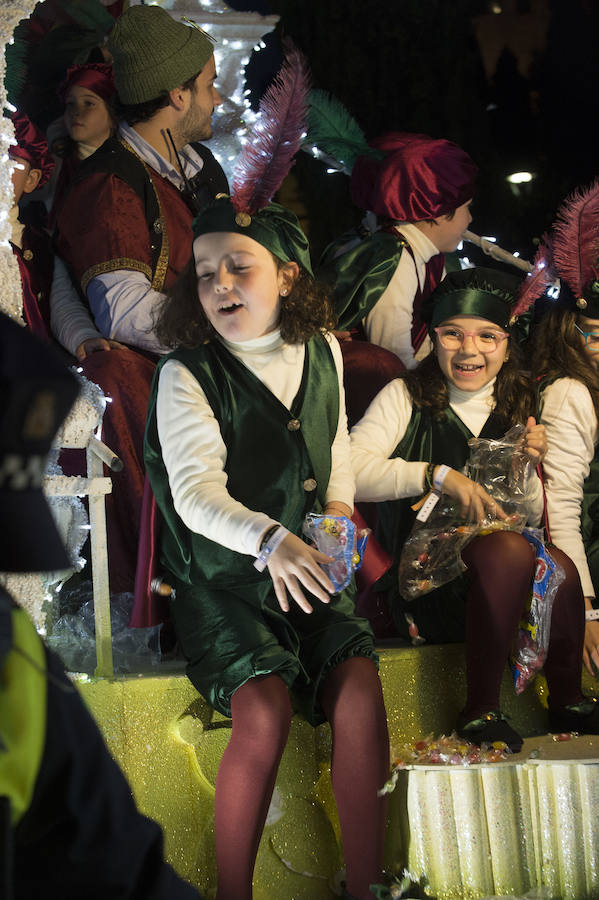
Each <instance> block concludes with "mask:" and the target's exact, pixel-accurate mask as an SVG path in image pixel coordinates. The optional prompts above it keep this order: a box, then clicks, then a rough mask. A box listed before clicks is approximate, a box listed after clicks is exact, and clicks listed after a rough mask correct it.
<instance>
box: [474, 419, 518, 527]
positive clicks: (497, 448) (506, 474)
mask: <svg viewBox="0 0 599 900" xmlns="http://www.w3.org/2000/svg"><path fill="white" fill-rule="evenodd" d="M525 434H526V428H525V427H524V425H514V426H513V428H510V430H509V431H508V432H507V433H506V434H505V435H504V436H503V437H502V438H499V439H498V440H490V439H488V438H471V439H470V440H469V441H468V447H469V448H470V456H469V458H468V461H467V463H466V466H465V470H464V471H465V474H466V475H467V476H468V477H469V478H471V479H472V481H476V482H477V483H478V484H480V485H482V486H483V487H484V489H485V490H486V491H487V493H489V494H490V495H491V496H492V497H493V499H494V500H496V501H497V503H499V505H500V506H501V508H502V509H503V511H504V512H506V513H508V515H510V514H511V515H514V514H518V515H521V516H522V523H523V526H524V522H525V521H526V509H527V500H528V493H529V489H528V483H529V478H530V472H531V469H532V461H531V458H530V456H529V455H528V454H527V453H526V451H525V449H524V448H525V443H524V436H525Z"/></svg>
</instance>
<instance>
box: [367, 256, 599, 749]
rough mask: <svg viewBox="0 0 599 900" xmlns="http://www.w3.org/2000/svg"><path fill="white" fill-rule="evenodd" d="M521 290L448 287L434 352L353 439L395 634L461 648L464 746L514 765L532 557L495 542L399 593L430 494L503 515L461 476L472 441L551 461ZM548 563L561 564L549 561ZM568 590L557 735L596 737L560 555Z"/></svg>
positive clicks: (514, 542) (513, 282)
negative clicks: (512, 681)
mask: <svg viewBox="0 0 599 900" xmlns="http://www.w3.org/2000/svg"><path fill="white" fill-rule="evenodd" d="M518 287H519V282H518V279H516V278H514V277H512V276H510V275H508V274H505V273H503V272H498V271H495V270H488V269H468V270H465V271H461V272H455V273H451V274H449V275H448V276H447V277H446V278H445V279H444V280H443V282H442V283H441V284H440V285H439V286H438V287H437V288H436V289H435V291H434V292H433V293H432V295H431V297H430V300H429V302H428V303H427V304H426V305H425V307H424V309H423V311H422V312H423V315H424V317H425V321H426V322H427V325H428V330H429V334H430V336H431V339H432V341H433V351H432V353H430V354H429V355H428V356H427V357H426V358H425V359H424V360H423V361H422V362H421V363H420V365H419V366H418V367H417V368H416V369H414V370H413V371H411V372H407V373H406V374H404V375H402V376H401V377H400V378H398V379H396V380H395V381H393V382H391V383H390V384H388V385H387V386H386V387H385V388H384V389H383V390H382V391H381V392H380V393H379V394H378V396H377V397H375V399H374V400H373V402H372V403H371V405H370V407H369V408H368V410H367V411H366V414H365V416H364V417H363V419H362V420H361V421H360V422H359V423H358V424H357V425H356V426H355V427H354V429H353V430H352V433H351V442H352V462H353V467H354V474H355V476H356V500H362V501H374V502H377V503H378V537H379V539H380V540H381V542H382V544H383V546H384V548H385V550H386V551H387V552H388V553H389V554H390V555H392V556H393V559H394V561H395V565H394V566H392V568H391V570H390V571H389V572H388V573H387V575H386V576H383V578H382V579H381V580H380V582H379V584H378V587H379V588H380V589H381V590H384V591H387V600H388V603H389V605H390V609H391V612H392V615H393V620H394V623H395V625H396V628H397V630H398V632H399V634H400V635H402V636H404V637H405V638H408V639H409V638H410V637H412V638H414V637H416V636H418V637H420V638H423V639H424V640H425V641H427V642H429V643H448V642H459V641H465V644H466V676H467V697H466V702H465V705H464V709H463V711H462V713H461V715H460V717H459V720H458V723H457V731H458V733H459V734H460V735H461V736H462V737H464V738H466V739H468V740H470V741H472V742H473V743H476V744H481V743H482V742H493V741H504V742H505V743H506V744H507V745H508V746H509V747H510V749H512V750H513V751H514V752H517V751H519V750H520V748H521V746H522V738H521V736H520V735H519V734H518V733H517V732H516V731H515V730H514V729H513V728H512V727H511V725H510V724H509V723H508V722H507V721H506V719H505V717H504V716H503V714H502V713H501V709H500V700H499V695H500V687H501V681H502V677H503V671H504V668H505V663H506V660H507V658H508V654H509V652H510V648H511V644H512V641H513V638H514V635H515V633H516V629H517V626H518V622H519V620H520V618H521V616H522V613H523V611H524V609H525V606H526V603H527V600H528V597H529V593H530V589H531V585H532V581H533V577H534V574H535V558H534V554H533V552H532V549H531V545H530V544H529V543H528V541H527V540H526V538H524V537H523V536H522V535H520V534H518V533H514V532H509V531H495V532H492V533H490V534H488V535H485V536H484V537H477V538H474V539H473V540H472V541H471V542H470V543H469V544H468V546H467V547H466V549H465V550H464V551H463V553H462V558H463V561H464V563H465V564H466V567H467V570H466V572H465V573H464V575H462V576H460V577H458V578H456V579H454V580H453V581H452V582H450V583H449V584H447V585H444V586H443V587H440V588H438V589H436V590H434V591H431V592H430V593H428V594H425V595H423V596H420V597H418V598H416V599H415V600H407V599H406V598H404V597H402V596H401V595H400V592H399V586H398V579H397V564H398V563H399V558H400V555H401V550H402V547H403V544H404V542H405V540H406V538H407V537H408V535H409V533H410V530H411V527H412V524H413V522H414V517H415V513H414V511H413V510H412V509H411V506H412V504H413V503H414V500H415V498H418V497H419V496H420V495H421V494H422V493H423V491H427V490H429V489H431V488H434V489H436V490H437V491H438V492H441V493H445V494H448V495H449V496H450V497H453V498H454V499H455V500H457V501H458V502H459V504H460V505H461V510H462V513H463V515H464V516H468V517H469V518H471V519H472V520H478V521H482V520H483V519H484V518H485V517H487V516H491V517H493V516H495V517H497V518H499V519H501V518H503V517H504V516H505V513H504V512H503V510H501V509H500V508H499V507H498V506H497V505H496V503H495V501H494V500H493V498H492V497H491V496H490V495H489V494H488V493H487V492H486V491H485V490H484V489H483V488H482V486H480V485H478V484H476V483H475V482H473V481H471V480H470V479H469V478H467V477H466V476H465V475H463V474H462V472H461V470H462V468H463V466H464V464H465V462H466V460H467V459H468V455H469V450H468V441H469V439H470V438H472V437H479V436H480V437H483V438H499V437H501V436H502V435H503V434H505V432H506V431H508V430H509V428H510V427H511V426H513V425H515V424H517V423H523V424H525V425H526V435H525V449H526V452H527V453H528V455H529V456H530V458H531V460H532V461H533V463H534V464H535V465H536V464H538V463H540V462H541V461H542V460H543V458H544V456H545V452H546V447H547V445H546V437H545V429H544V427H543V426H542V425H538V424H537V423H536V421H535V419H534V417H533V416H534V413H535V411H536V391H535V386H534V384H533V382H532V380H531V379H530V378H529V377H528V376H527V375H526V374H525V373H524V372H523V359H522V354H521V351H520V350H519V347H518V342H517V341H516V339H515V337H514V329H513V328H511V326H510V320H511V318H512V309H513V308H514V304H515V301H516V291H517V289H518ZM527 504H528V521H529V524H531V525H538V524H539V523H540V521H541V518H542V513H543V495H542V486H541V483H540V480H539V478H538V477H537V475H536V474H535V473H534V472H533V474H532V476H531V478H530V480H529V492H528V497H527ZM552 554H553V551H552ZM555 557H556V559H557V561H559V563H560V564H561V565H562V566H563V568H564V570H565V572H566V579H565V581H564V582H563V583H562V585H561V586H560V588H559V589H558V592H557V596H556V598H555V602H554V607H553V617H552V623H551V635H550V646H549V651H548V655H547V661H546V663H545V675H546V677H547V681H548V684H549V689H550V700H549V709H550V713H549V725H550V727H551V729H552V730H556V731H565V730H567V731H569V730H576V731H579V732H587V733H597V732H599V710H598V709H597V708H596V706H595V705H594V704H593V703H592V702H591V703H589V702H587V701H586V700H585V699H584V698H583V696H582V694H581V691H580V674H581V667H582V641H583V616H582V606H583V600H582V593H581V589H580V583H579V579H578V576H577V573H576V569H575V567H574V566H573V564H572V563H571V561H570V560H569V559H568V558H567V557H566V556H565V554H564V553H561V552H560V551H555Z"/></svg>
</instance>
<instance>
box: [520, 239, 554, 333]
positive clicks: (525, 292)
mask: <svg viewBox="0 0 599 900" xmlns="http://www.w3.org/2000/svg"><path fill="white" fill-rule="evenodd" d="M552 250H553V247H552V240H551V238H550V237H549V235H547V234H544V235H543V237H542V239H541V243H540V244H539V249H538V250H537V252H536V253H535V258H534V260H533V264H532V272H531V273H530V274H529V275H527V277H526V278H525V279H524V281H523V282H522V287H521V288H520V290H519V292H518V299H517V300H516V302H515V304H514V306H513V307H512V314H511V318H512V319H516V318H517V317H518V316H521V315H523V313H525V312H526V311H527V310H528V309H529V308H530V307H531V306H532V305H533V303H534V302H535V300H538V299H539V297H542V296H543V294H544V293H545V291H546V290H547V288H548V287H550V285H552V284H553V282H554V281H555V272H554V270H553V266H552Z"/></svg>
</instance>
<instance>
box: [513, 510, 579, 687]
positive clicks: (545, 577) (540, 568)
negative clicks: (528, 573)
mask: <svg viewBox="0 0 599 900" xmlns="http://www.w3.org/2000/svg"><path fill="white" fill-rule="evenodd" d="M522 534H523V535H524V537H525V538H526V539H527V540H528V541H530V543H531V544H532V545H533V547H534V550H535V557H536V567H535V577H534V581H533V585H532V591H531V596H530V601H529V603H528V606H527V609H526V611H525V613H524V615H523V617H522V620H521V621H520V624H519V625H518V632H517V634H516V638H515V641H514V647H513V650H512V654H511V657H510V664H511V667H512V675H513V678H514V688H515V690H516V693H517V694H521V693H522V691H523V690H524V688H525V687H526V686H527V685H528V683H529V682H530V681H531V679H533V678H534V676H535V675H536V674H537V672H538V671H539V670H540V669H542V668H543V665H544V663H545V659H546V657H547V649H548V647H549V629H550V628H551V611H552V608H553V599H554V597H555V594H556V591H557V589H558V587H559V586H560V584H561V583H562V581H563V580H564V578H565V577H566V576H565V573H564V570H563V569H562V567H561V566H560V565H558V563H556V562H555V560H554V559H552V557H551V555H550V552H549V551H548V550H547V548H546V547H545V544H544V543H543V539H542V536H541V532H540V531H538V530H537V529H534V528H525V529H524V531H523V532H522Z"/></svg>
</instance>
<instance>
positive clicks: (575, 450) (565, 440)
mask: <svg viewBox="0 0 599 900" xmlns="http://www.w3.org/2000/svg"><path fill="white" fill-rule="evenodd" d="M541 403H542V406H541V410H542V412H541V417H540V421H541V422H543V424H544V425H545V428H546V430H547V456H546V457H545V459H544V460H543V470H544V472H545V490H546V492H547V514H548V516H549V528H550V530H551V540H552V541H553V543H554V544H555V546H556V547H559V549H560V550H563V551H564V553H567V554H568V556H569V557H570V559H571V560H572V562H573V563H574V564H575V566H576V568H577V569H578V574H579V575H580V581H581V583H582V589H583V591H584V595H585V597H594V596H595V588H594V587H593V581H592V579H591V573H590V571H589V566H588V563H587V557H586V552H585V549H584V544H583V540H582V533H581V504H582V500H583V486H584V482H585V479H586V478H587V477H588V475H589V472H590V468H591V463H592V462H593V459H594V456H595V448H596V446H597V442H598V440H599V427H598V424H597V416H596V415H595V409H594V407H593V401H592V399H591V395H590V393H589V391H588V388H586V387H585V385H584V384H582V382H580V381H577V380H576V379H574V378H558V379H557V381H554V382H553V384H550V385H549V386H548V387H546V388H545V390H544V391H543V396H542V400H541Z"/></svg>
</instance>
